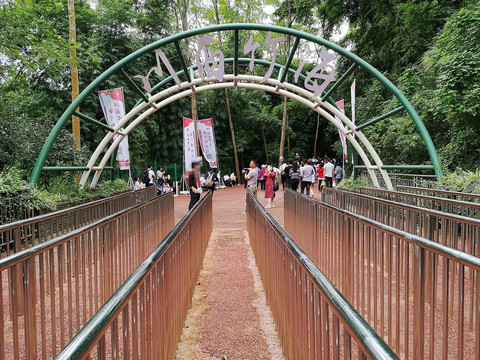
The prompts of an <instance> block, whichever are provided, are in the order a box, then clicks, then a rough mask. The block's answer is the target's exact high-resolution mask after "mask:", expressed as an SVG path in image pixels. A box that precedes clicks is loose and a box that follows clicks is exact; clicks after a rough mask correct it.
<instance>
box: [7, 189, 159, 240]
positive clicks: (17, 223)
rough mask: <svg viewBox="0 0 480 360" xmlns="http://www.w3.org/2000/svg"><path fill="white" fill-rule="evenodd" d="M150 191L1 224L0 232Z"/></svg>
mask: <svg viewBox="0 0 480 360" xmlns="http://www.w3.org/2000/svg"><path fill="white" fill-rule="evenodd" d="M152 189H153V187H152V188H146V189H141V190H134V191H127V192H124V193H121V194H117V195H113V196H109V197H107V198H104V199H99V200H95V201H91V202H88V203H85V204H80V205H75V206H72V207H69V208H66V209H61V210H57V211H52V212H49V213H47V214H42V215H38V216H35V217H31V218H28V219H22V220H17V221H14V222H11V223H8V224H2V225H0V232H3V231H6V230H11V229H14V228H16V227H19V226H25V225H29V224H31V223H34V222H39V221H44V220H48V219H51V218H54V217H57V216H60V215H65V214H67V213H69V212H73V211H77V210H81V209H86V208H89V207H92V206H95V205H98V204H101V203H104V202H108V201H111V200H114V199H117V198H120V197H125V196H128V195H131V194H133V193H135V194H138V193H141V192H146V191H149V190H152Z"/></svg>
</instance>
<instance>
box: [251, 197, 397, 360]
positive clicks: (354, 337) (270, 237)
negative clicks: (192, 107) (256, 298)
mask: <svg viewBox="0 0 480 360" xmlns="http://www.w3.org/2000/svg"><path fill="white" fill-rule="evenodd" d="M247 219H248V220H247V221H248V233H249V235H250V242H251V244H252V248H253V252H254V254H255V260H256V263H257V265H258V268H259V272H260V275H261V278H262V281H263V284H264V287H265V292H266V295H267V300H268V303H269V305H270V308H271V310H272V313H273V317H274V320H275V323H276V327H277V331H278V334H279V338H280V343H281V345H282V348H283V353H284V355H285V358H287V359H367V358H368V359H385V360H387V359H397V357H396V356H395V354H393V352H392V351H391V350H390V349H389V348H388V346H387V345H386V344H385V343H384V342H383V341H382V340H381V339H380V338H379V337H378V336H377V334H375V332H374V331H373V330H372V328H371V327H370V326H369V325H368V324H367V323H366V322H365V320H363V319H362V318H361V316H360V315H359V314H358V313H357V312H356V311H355V310H354V309H353V308H352V306H351V305H350V304H349V303H348V302H347V301H346V300H345V298H344V297H343V296H342V294H340V293H339V292H338V290H337V289H336V288H335V287H334V286H333V285H332V283H331V282H330V281H329V280H328V279H327V277H326V276H325V275H324V274H323V273H322V271H320V270H319V268H318V267H317V266H316V265H315V264H314V263H313V262H312V260H310V259H309V258H308V257H307V255H305V253H304V252H303V251H302V250H301V249H300V247H298V245H297V244H295V242H294V241H293V240H292V239H291V238H290V236H289V235H288V234H287V233H286V232H285V231H284V230H283V229H282V228H281V227H280V226H279V225H278V223H277V222H276V221H275V220H274V219H273V218H272V217H271V216H270V215H269V214H268V213H267V212H266V211H265V209H264V208H263V206H262V205H261V204H260V203H259V202H258V200H257V199H256V198H255V197H254V196H253V195H252V193H251V192H250V191H249V192H248V194H247ZM310 226H312V225H310Z"/></svg>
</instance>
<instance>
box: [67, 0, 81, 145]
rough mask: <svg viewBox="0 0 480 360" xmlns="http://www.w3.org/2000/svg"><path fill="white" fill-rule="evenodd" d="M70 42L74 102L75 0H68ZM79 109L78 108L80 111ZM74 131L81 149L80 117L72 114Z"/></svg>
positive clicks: (75, 73) (75, 72) (75, 139)
mask: <svg viewBox="0 0 480 360" xmlns="http://www.w3.org/2000/svg"><path fill="white" fill-rule="evenodd" d="M68 29H69V30H68V44H69V48H70V76H71V79H72V102H73V101H75V99H76V98H77V96H78V93H79V90H80V89H79V85H78V65H77V48H76V42H77V27H76V25H75V0H68ZM78 110H79V109H77V111H78ZM72 133H73V138H74V143H75V146H76V147H77V149H80V145H81V144H80V119H79V118H78V117H76V116H72Z"/></svg>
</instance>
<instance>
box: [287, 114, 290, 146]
mask: <svg viewBox="0 0 480 360" xmlns="http://www.w3.org/2000/svg"><path fill="white" fill-rule="evenodd" d="M289 126H290V125H289V122H288V114H287V128H288V127H289ZM287 154H290V134H288V135H287Z"/></svg>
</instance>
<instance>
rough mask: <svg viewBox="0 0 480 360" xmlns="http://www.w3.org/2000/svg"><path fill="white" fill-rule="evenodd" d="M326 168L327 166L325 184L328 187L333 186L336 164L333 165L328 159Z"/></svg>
mask: <svg viewBox="0 0 480 360" xmlns="http://www.w3.org/2000/svg"><path fill="white" fill-rule="evenodd" d="M324 168H325V185H326V187H327V188H331V187H332V184H333V174H334V171H335V166H333V164H332V161H331V160H330V159H328V160H327V163H326V164H325V166H324Z"/></svg>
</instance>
